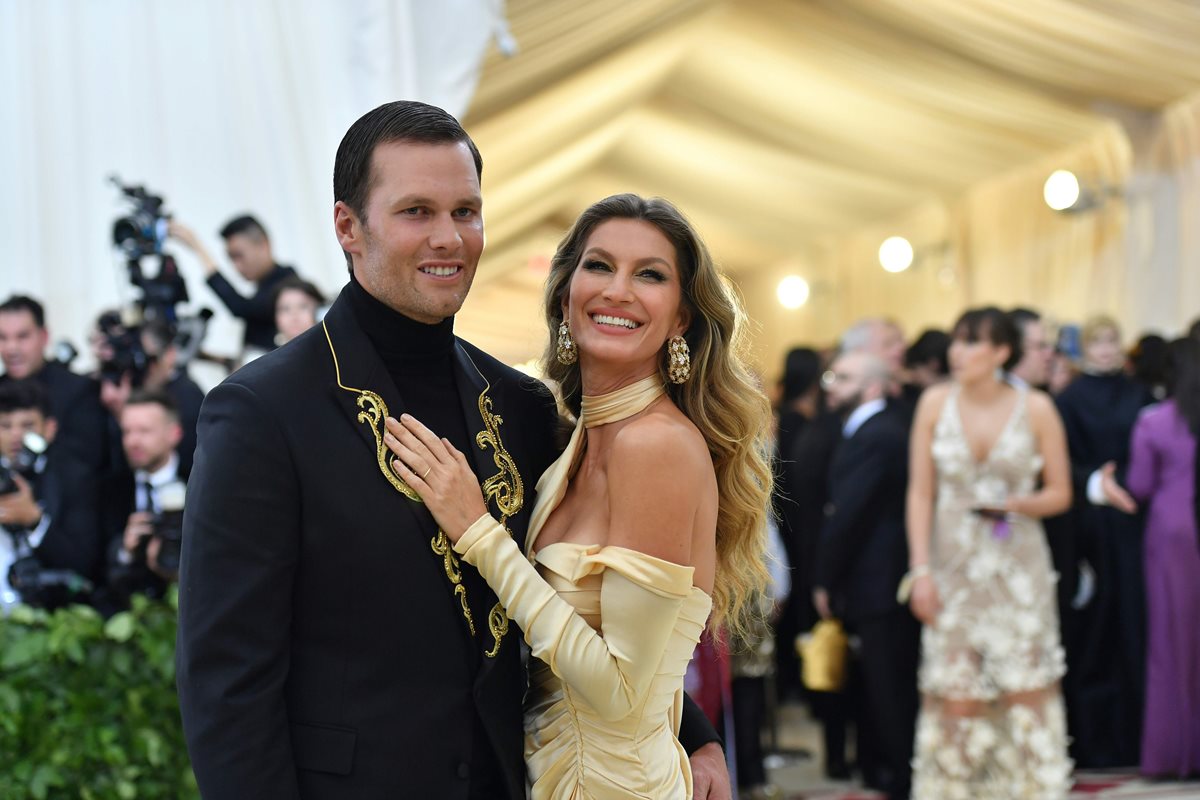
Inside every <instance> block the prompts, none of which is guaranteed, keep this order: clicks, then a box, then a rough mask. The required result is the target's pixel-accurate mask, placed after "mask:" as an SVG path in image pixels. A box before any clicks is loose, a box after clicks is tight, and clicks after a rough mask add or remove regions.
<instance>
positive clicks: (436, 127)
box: [333, 100, 483, 223]
mask: <svg viewBox="0 0 1200 800" xmlns="http://www.w3.org/2000/svg"><path fill="white" fill-rule="evenodd" d="M389 142H415V143H419V144H457V143H459V142H466V144H467V148H468V149H469V150H470V151H471V158H473V159H474V160H475V173H476V175H478V176H479V178H480V179H482V178H483V157H482V156H480V155H479V148H477V147H476V146H475V143H474V142H473V141H471V137H470V136H468V135H467V132H466V131H465V130H463V127H462V125H460V124H459V122H458V120H456V119H455V118H454V117H453V115H451V114H450V113H448V112H446V111H443V110H442V109H440V108H438V107H437V106H431V105H429V104H427V103H420V102H417V101H416V100H396V101H394V102H391V103H384V104H383V105H381V106H379V107H378V108H376V109H373V110H371V111H368V112H367V113H366V114H363V115H362V116H361V117H359V118H358V120H357V121H356V122H355V123H354V124H353V125H351V126H350V130H348V131H346V135H345V136H343V137H342V143H341V144H339V145H338V149H337V157H336V158H335V159H334V162H333V199H334V202H338V201H341V202H343V203H345V204H346V205H348V206H349V207H350V210H351V211H353V212H354V213H355V215H356V216H357V217H358V218H359V220H360V221H362V222H363V223H366V221H367V214H366V210H367V209H366V206H367V195H368V194H370V191H371V182H372V180H373V179H374V178H373V176H372V174H371V162H372V156H373V155H374V153H375V147H376V145H379V144H385V143H389Z"/></svg>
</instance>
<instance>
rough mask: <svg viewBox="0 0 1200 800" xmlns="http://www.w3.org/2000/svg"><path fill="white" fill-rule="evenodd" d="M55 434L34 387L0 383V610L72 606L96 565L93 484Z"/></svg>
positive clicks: (45, 401)
mask: <svg viewBox="0 0 1200 800" xmlns="http://www.w3.org/2000/svg"><path fill="white" fill-rule="evenodd" d="M57 427H58V426H57V424H56V421H55V418H54V415H53V413H52V412H51V410H50V399H49V396H48V394H47V392H46V390H45V388H44V387H43V386H42V385H41V384H40V383H38V382H37V381H35V380H30V379H26V380H7V381H4V382H0V610H7V609H8V608H9V607H10V606H12V605H15V604H17V603H24V604H26V605H35V606H43V607H55V606H58V605H62V604H65V603H66V602H68V601H70V600H73V599H78V598H80V596H81V593H83V592H85V591H86V590H87V589H88V584H89V583H90V579H91V578H93V577H95V575H96V573H97V571H98V568H99V566H100V556H101V550H102V547H101V540H100V526H99V524H98V521H99V516H98V514H97V512H96V501H97V498H96V482H95V480H94V479H93V477H92V475H91V474H89V473H88V471H87V468H86V467H84V466H83V465H81V464H79V463H78V462H77V461H74V460H72V459H64V458H61V457H60V455H59V454H60V453H61V451H60V450H59V449H58V446H57V445H55V442H56V436H55V434H56V433H57Z"/></svg>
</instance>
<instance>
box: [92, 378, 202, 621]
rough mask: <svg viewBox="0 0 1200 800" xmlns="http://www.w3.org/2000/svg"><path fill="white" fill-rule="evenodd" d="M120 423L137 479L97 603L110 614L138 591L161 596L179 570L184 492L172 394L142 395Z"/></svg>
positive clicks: (114, 531)
mask: <svg viewBox="0 0 1200 800" xmlns="http://www.w3.org/2000/svg"><path fill="white" fill-rule="evenodd" d="M120 422H121V442H122V446H123V448H124V451H125V458H126V460H127V461H128V462H129V466H130V468H131V469H133V470H134V473H133V478H134V480H133V486H132V491H130V490H129V489H128V488H127V490H126V491H127V494H126V495H125V497H124V498H123V499H124V501H125V509H126V513H125V517H124V519H123V520H119V521H115V522H116V524H115V525H114V524H113V522H112V521H110V525H109V536H110V544H109V558H108V562H109V564H108V585H107V589H106V591H105V592H104V593H103V597H102V599H101V600H100V601H99V602H97V607H98V608H100V610H101V611H102V612H105V613H111V612H114V611H116V610H118V609H119V608H120V607H123V606H125V605H127V604H128V601H129V597H130V595H132V594H135V593H142V594H146V595H148V596H150V597H156V598H157V597H162V596H163V594H164V593H165V591H166V588H167V586H168V585H169V584H170V583H171V582H172V581H174V580H175V577H176V574H177V573H178V571H179V544H180V537H179V526H180V525H181V524H182V514H181V512H182V509H183V504H182V496H183V492H184V486H183V477H182V475H181V473H180V470H179V465H180V458H179V453H178V452H177V448H178V447H179V442H180V439H181V438H182V436H183V431H182V428H181V426H180V424H179V412H178V410H177V409H176V407H175V403H174V402H173V401H172V400H171V398H170V396H169V395H167V394H165V393H162V392H146V391H139V392H134V393H133V394H131V395H130V396H129V399H128V400H126V401H125V405H124V407H123V408H122V409H121V416H120ZM122 524H123V525H124V527H123V528H121V527H120V526H121V525H122Z"/></svg>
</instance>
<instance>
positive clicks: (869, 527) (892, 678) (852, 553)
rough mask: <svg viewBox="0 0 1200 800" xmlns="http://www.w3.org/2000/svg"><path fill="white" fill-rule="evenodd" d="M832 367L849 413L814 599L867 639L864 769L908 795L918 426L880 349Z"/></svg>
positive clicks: (833, 473) (862, 660)
mask: <svg viewBox="0 0 1200 800" xmlns="http://www.w3.org/2000/svg"><path fill="white" fill-rule="evenodd" d="M832 373H833V378H832V380H831V381H830V382H829V385H828V387H827V389H828V392H829V401H830V406H831V407H832V408H833V409H835V410H837V411H840V412H841V413H842V414H843V415H844V419H845V422H844V424H843V427H842V441H841V442H840V443H839V444H838V446H837V450H836V452H835V454H834V458H833V465H832V467H831V468H830V472H829V497H830V501H829V505H828V506H827V507H826V518H825V524H824V526H823V528H822V530H821V541H820V544H819V546H818V553H817V567H816V577H815V581H814V583H815V584H816V587H817V588H816V589H815V590H814V592H813V604H814V605H815V606H816V607H817V612H818V613H819V614H820V615H821V616H822V617H824V618H829V617H831V616H835V615H836V616H838V617H840V618H841V619H842V620H843V621H844V622H845V623H846V627H847V628H848V630H849V632H850V633H852V634H855V635H857V636H858V638H859V641H860V642H861V650H860V653H859V671H860V674H861V687H860V691H861V692H862V694H863V696H862V697H861V698H859V702H858V704H857V706H858V709H859V714H858V728H859V741H860V742H862V741H863V740H864V738H865V739H867V740H868V741H869V743H870V745H871V747H870V748H869V749H870V752H871V753H872V754H873V755H874V757H875V763H873V764H864V765H863V766H864V773H865V774H864V778H865V780H866V782H867V784H868V785H869V786H872V787H874V788H878V789H881V790H882V791H884V792H885V793H886V794H887V796H888V797H889V798H891V799H893V800H903V798H907V797H908V793H909V786H910V783H911V769H910V766H909V761H910V760H911V759H912V747H913V731H914V726H915V725H916V716H917V660H918V644H919V635H920V626H919V625H918V623H917V621H916V619H914V618H913V616H912V615H911V614H910V613H909V611H908V608H907V607H905V606H903V605H901V604H900V603H899V602H898V601H897V600H896V590H897V587H898V586H899V584H900V580H901V578H902V577H903V575H904V572H905V570H906V569H907V566H908V543H907V539H906V537H905V529H904V502H905V489H906V486H907V482H908V468H907V464H908V427H907V423H906V420H905V416H904V412H903V411H902V410H901V409H898V408H896V407H895V406H893V405H890V404H889V403H888V402H887V400H886V392H887V383H888V374H889V373H888V368H887V365H886V364H885V363H884V362H883V361H881V360H880V359H879V358H877V357H876V356H874V355H872V354H870V353H866V352H861V351H859V352H851V353H846V354H844V355H841V356H839V357H838V359H837V360H836V361H835V362H834V363H833V367H832ZM860 749H862V748H860Z"/></svg>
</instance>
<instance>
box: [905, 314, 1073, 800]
mask: <svg viewBox="0 0 1200 800" xmlns="http://www.w3.org/2000/svg"><path fill="white" fill-rule="evenodd" d="M1019 350H1020V343H1019V339H1018V334H1017V331H1016V329H1015V328H1014V327H1013V325H1012V323H1011V321H1010V320H1009V319H1008V318H1007V316H1006V315H1005V314H1004V313H1003V312H1002V311H1000V310H999V309H996V308H983V309H975V310H971V311H968V312H967V313H966V314H964V315H963V317H962V318H961V319H960V320H959V321H958V323H957V324H956V325H955V328H954V339H953V343H952V344H951V347H950V365H951V370H952V373H953V376H954V380H953V381H951V382H950V383H947V384H944V385H941V386H937V387H934V388H932V389H930V390H928V391H926V392H925V394H924V395H923V396H922V398H921V402H920V405H919V406H918V409H917V414H916V420H915V422H914V423H913V432H912V443H911V447H912V455H911V476H910V483H909V496H908V537H909V558H910V564H911V568H910V572H909V575H908V577H906V579H905V584H904V586H903V589H902V592H903V593H907V592H908V590H910V589H911V602H912V610H913V613H914V614H915V615H916V616H917V618H918V619H920V620H921V622H922V623H924V625H925V629H924V634H923V638H922V650H923V654H922V663H921V672H920V679H919V680H920V689H921V693H922V707H921V713H920V716H919V718H918V722H917V737H916V754H915V759H914V762H913V764H914V776H913V797H914V798H917V800H926V799H929V800H959V799H960V798H961V799H962V800H983V799H984V798H997V799H999V798H1005V800H1008V799H1009V798H1039V799H1040V798H1061V797H1065V796H1066V795H1067V792H1068V791H1069V789H1070V785H1071V780H1070V774H1071V762H1070V760H1069V759H1068V758H1067V735H1066V720H1065V716H1064V712H1063V704H1062V696H1061V692H1060V688H1059V681H1060V679H1061V678H1062V676H1063V673H1064V672H1065V665H1064V661H1063V651H1062V647H1061V645H1060V643H1059V626H1058V615H1057V613H1056V610H1055V588H1054V584H1055V575H1054V573H1053V571H1052V568H1051V565H1050V557H1049V551H1048V548H1047V546H1046V540H1045V534H1044V532H1043V530H1042V524H1041V522H1040V520H1041V518H1043V517H1046V516H1052V515H1055V514H1059V513H1061V512H1063V511H1065V510H1066V509H1067V508H1068V506H1069V505H1070V502H1071V487H1070V473H1069V465H1068V458H1067V451H1066V444H1065V440H1064V435H1063V429H1062V423H1061V421H1060V420H1059V418H1058V414H1057V412H1056V411H1055V409H1054V405H1053V403H1052V402H1051V401H1050V400H1049V398H1047V397H1046V396H1045V395H1044V394H1042V393H1041V392H1037V391H1033V390H1027V389H1024V388H1015V387H1013V386H1010V385H1009V384H1008V383H1007V382H1005V381H1004V380H1003V377H1002V376H1003V368H1004V367H1006V366H1007V365H1010V364H1013V363H1016V361H1017V360H1018V359H1019V357H1020V352H1019ZM1039 479H1040V480H1039ZM1039 486H1040V488H1039Z"/></svg>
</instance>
